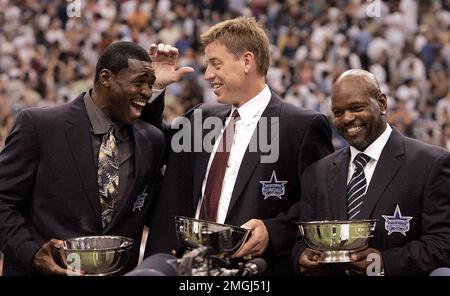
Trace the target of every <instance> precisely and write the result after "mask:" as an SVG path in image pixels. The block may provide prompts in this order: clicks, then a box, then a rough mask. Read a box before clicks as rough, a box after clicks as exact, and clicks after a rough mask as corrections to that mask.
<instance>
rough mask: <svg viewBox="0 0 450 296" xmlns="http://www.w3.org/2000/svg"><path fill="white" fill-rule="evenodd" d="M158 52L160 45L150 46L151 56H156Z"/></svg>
mask: <svg viewBox="0 0 450 296" xmlns="http://www.w3.org/2000/svg"><path fill="white" fill-rule="evenodd" d="M157 50H158V45H156V44H152V45H150V49H149V51H148V52H149V54H150V56H152V55H154V54H156V51H157Z"/></svg>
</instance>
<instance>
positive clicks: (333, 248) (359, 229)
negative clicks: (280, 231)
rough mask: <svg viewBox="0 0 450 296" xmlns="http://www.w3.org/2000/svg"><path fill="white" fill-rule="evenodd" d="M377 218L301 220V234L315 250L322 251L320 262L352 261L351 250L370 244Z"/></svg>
mask: <svg viewBox="0 0 450 296" xmlns="http://www.w3.org/2000/svg"><path fill="white" fill-rule="evenodd" d="M375 225H376V220H374V219H368V220H350V221H335V220H334V221H327V220H325V221H311V222H299V223H298V226H299V229H300V234H301V235H302V237H303V239H304V240H305V241H306V243H307V244H308V245H309V247H311V248H312V249H314V250H318V251H321V256H320V258H319V262H322V263H339V262H350V261H351V259H350V253H351V251H354V250H357V249H363V248H365V247H367V246H368V243H369V238H370V237H372V236H373V231H374V230H375Z"/></svg>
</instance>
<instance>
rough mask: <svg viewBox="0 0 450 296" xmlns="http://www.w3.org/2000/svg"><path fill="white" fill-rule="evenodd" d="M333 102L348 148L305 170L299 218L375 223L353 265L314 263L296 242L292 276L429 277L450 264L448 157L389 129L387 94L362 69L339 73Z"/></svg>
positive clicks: (312, 255)
mask: <svg viewBox="0 0 450 296" xmlns="http://www.w3.org/2000/svg"><path fill="white" fill-rule="evenodd" d="M331 100H332V106H331V109H332V112H333V114H334V124H335V126H336V128H337V130H338V131H339V133H340V134H341V135H342V136H343V137H344V138H345V139H346V140H347V142H348V144H349V146H347V147H345V148H343V149H341V150H339V151H336V152H335V153H333V154H331V155H329V156H327V157H325V158H323V159H321V160H319V161H318V162H316V163H315V164H313V165H312V166H311V167H309V168H308V169H307V170H306V171H305V173H304V175H303V178H302V194H301V196H302V199H301V201H300V203H299V204H298V205H296V207H299V209H300V216H299V221H305V222H306V221H316V220H354V219H376V220H377V224H376V228H375V232H374V236H373V237H372V238H371V239H370V241H369V247H368V248H366V249H363V250H357V251H355V252H354V253H353V254H352V255H351V259H352V262H350V263H343V264H323V263H319V262H318V260H319V258H320V256H321V254H320V252H318V251H315V250H312V249H310V248H308V247H307V245H306V244H305V242H304V241H303V240H299V241H298V242H297V243H296V245H295V247H294V250H293V261H294V265H295V266H296V271H297V272H299V273H301V274H306V275H307V274H313V275H314V274H316V275H318V274H330V273H336V272H337V273H344V272H345V273H347V274H352V275H366V274H373V273H374V270H375V269H376V268H377V269H378V270H379V271H380V273H382V272H384V274H385V275H428V274H430V272H431V271H433V270H434V269H436V268H438V267H441V266H450V190H449V188H450V153H449V152H448V151H446V150H444V149H442V148H440V147H437V146H432V145H428V144H425V143H422V142H419V141H417V140H414V139H410V138H407V137H404V136H402V135H401V134H400V133H399V132H397V131H396V130H395V129H392V128H391V127H390V126H389V124H387V122H386V108H387V98H386V95H384V94H383V93H381V91H380V88H379V85H378V83H377V81H376V80H375V77H374V76H373V75H372V74H371V73H369V72H367V71H364V70H349V71H346V72H344V73H343V74H342V75H341V76H339V77H338V79H337V80H336V82H335V84H334V86H333V89H332V98H331ZM369 255H371V256H369ZM368 256H369V258H375V260H376V261H377V262H374V263H376V264H378V266H377V267H376V266H375V265H373V264H372V265H371V263H372V262H371V260H368ZM377 258H378V259H377ZM369 265H370V266H369Z"/></svg>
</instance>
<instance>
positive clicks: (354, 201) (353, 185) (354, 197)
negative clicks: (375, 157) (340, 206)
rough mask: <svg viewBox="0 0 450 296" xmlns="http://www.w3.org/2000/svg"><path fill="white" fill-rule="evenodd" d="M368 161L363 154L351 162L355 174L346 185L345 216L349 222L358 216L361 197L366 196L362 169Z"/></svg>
mask: <svg viewBox="0 0 450 296" xmlns="http://www.w3.org/2000/svg"><path fill="white" fill-rule="evenodd" d="M369 160H370V157H369V156H367V155H365V154H364V153H359V154H358V155H356V157H355V159H354V160H353V164H354V165H355V172H354V173H353V176H352V178H351V180H350V182H349V183H348V185H347V215H348V217H349V219H350V220H351V219H353V218H354V217H355V216H356V215H358V214H359V212H360V207H361V205H362V204H363V201H364V200H363V197H364V196H365V195H366V186H367V181H366V175H365V174H364V167H365V166H366V164H367V163H368V162H369Z"/></svg>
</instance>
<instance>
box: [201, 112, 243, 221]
mask: <svg viewBox="0 0 450 296" xmlns="http://www.w3.org/2000/svg"><path fill="white" fill-rule="evenodd" d="M231 116H232V118H231V120H230V122H228V124H227V126H226V127H225V129H224V131H223V134H222V138H221V139H220V143H219V146H218V147H217V151H216V154H214V159H213V161H212V163H211V166H210V168H209V173H208V177H207V179H206V186H205V194H204V196H203V203H202V206H201V209H200V219H204V220H208V221H216V218H217V210H218V207H219V200H220V194H221V193H222V185H223V177H224V176H225V170H226V168H227V163H228V157H229V156H230V149H231V144H232V143H233V138H234V124H235V122H236V118H237V117H239V112H238V110H237V109H235V110H234V111H233V114H232V115H231Z"/></svg>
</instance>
